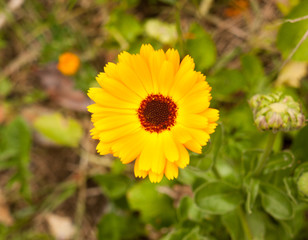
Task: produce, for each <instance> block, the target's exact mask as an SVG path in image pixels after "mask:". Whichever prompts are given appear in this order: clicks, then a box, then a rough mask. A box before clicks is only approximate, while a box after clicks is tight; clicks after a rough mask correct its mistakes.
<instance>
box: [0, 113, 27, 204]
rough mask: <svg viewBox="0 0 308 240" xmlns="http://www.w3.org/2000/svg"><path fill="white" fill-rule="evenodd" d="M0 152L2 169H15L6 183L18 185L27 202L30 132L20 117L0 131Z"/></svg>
mask: <svg viewBox="0 0 308 240" xmlns="http://www.w3.org/2000/svg"><path fill="white" fill-rule="evenodd" d="M0 134H1V136H0V150H1V151H2V154H0V156H2V158H3V159H2V160H4V161H3V162H1V163H0V166H1V165H2V166H1V167H2V168H11V167H12V168H15V173H14V175H13V176H12V177H11V179H10V180H9V181H8V184H9V185H12V184H13V183H15V182H19V184H20V192H21V194H22V196H23V197H24V198H25V199H27V200H29V199H30V198H31V192H30V188H29V181H30V177H31V173H30V171H29V163H30V148H31V144H32V138H31V132H30V129H29V127H28V125H27V123H26V122H25V121H24V120H23V119H22V118H20V117H18V118H16V119H15V120H14V121H12V122H11V123H10V124H9V125H8V126H7V127H6V128H5V129H4V130H2V131H1V133H0Z"/></svg>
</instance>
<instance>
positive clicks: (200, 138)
mask: <svg viewBox="0 0 308 240" xmlns="http://www.w3.org/2000/svg"><path fill="white" fill-rule="evenodd" d="M188 131H189V132H190V134H191V136H192V137H193V138H194V140H196V141H197V143H198V144H200V145H201V146H205V145H206V144H207V142H208V141H209V139H210V135H209V134H208V132H207V131H206V130H205V129H194V128H189V130H188Z"/></svg>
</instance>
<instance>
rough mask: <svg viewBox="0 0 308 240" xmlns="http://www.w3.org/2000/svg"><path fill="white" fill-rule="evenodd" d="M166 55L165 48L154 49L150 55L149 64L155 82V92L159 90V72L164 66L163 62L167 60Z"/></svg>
mask: <svg viewBox="0 0 308 240" xmlns="http://www.w3.org/2000/svg"><path fill="white" fill-rule="evenodd" d="M165 59H166V56H165V53H164V51H163V50H159V51H154V52H153V53H152V55H151V56H150V61H149V66H150V72H151V77H152V83H153V93H159V92H158V77H159V76H158V74H159V72H160V69H161V67H162V64H163V62H164V61H165Z"/></svg>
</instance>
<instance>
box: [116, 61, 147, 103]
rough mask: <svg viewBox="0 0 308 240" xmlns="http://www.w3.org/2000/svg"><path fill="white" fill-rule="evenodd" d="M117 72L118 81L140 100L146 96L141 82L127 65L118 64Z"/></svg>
mask: <svg viewBox="0 0 308 240" xmlns="http://www.w3.org/2000/svg"><path fill="white" fill-rule="evenodd" d="M118 70H119V72H120V73H121V74H120V80H121V82H122V83H123V84H124V85H125V86H127V87H128V88H130V89H131V90H132V91H134V92H135V93H136V94H137V95H139V96H140V97H141V98H144V97H146V96H147V95H148V94H147V92H146V90H145V88H144V86H143V84H142V82H141V81H140V80H139V78H138V77H137V75H136V73H135V72H134V71H133V70H132V69H131V68H130V67H129V66H128V65H126V64H124V63H118Z"/></svg>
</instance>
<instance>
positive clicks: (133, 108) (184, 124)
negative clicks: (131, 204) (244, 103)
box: [88, 45, 219, 182]
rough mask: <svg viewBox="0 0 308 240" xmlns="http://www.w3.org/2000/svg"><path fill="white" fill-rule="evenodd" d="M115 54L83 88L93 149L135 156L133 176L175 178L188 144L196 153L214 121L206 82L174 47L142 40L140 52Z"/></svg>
mask: <svg viewBox="0 0 308 240" xmlns="http://www.w3.org/2000/svg"><path fill="white" fill-rule="evenodd" d="M118 59H119V62H118V63H117V64H114V63H108V64H107V65H106V66H105V68H104V72H103V73H100V74H99V75H98V76H97V78H96V80H97V82H98V83H99V85H100V87H101V88H90V90H89V92H88V95H89V97H90V98H91V99H92V100H93V101H94V102H95V103H94V104H92V105H90V106H89V107H88V109H89V111H90V112H91V113H92V122H93V125H94V128H93V129H92V130H91V134H92V136H93V138H94V139H98V140H99V143H98V145H97V151H98V152H99V153H100V154H102V155H104V154H108V153H111V154H113V155H114V156H116V157H119V158H120V159H121V161H122V163H124V164H127V163H130V162H132V161H134V160H135V166H134V172H135V176H136V177H142V178H145V177H146V176H149V178H150V181H151V182H160V181H161V179H162V178H163V176H164V175H165V176H166V177H167V178H168V179H173V178H176V177H177V176H178V168H179V167H180V168H184V167H186V166H187V164H188V163H189V154H188V151H187V149H190V150H191V151H194V152H196V153H201V148H202V146H204V145H206V144H207V142H208V140H209V138H210V134H211V133H213V132H214V129H215V127H216V125H217V124H216V121H217V120H218V118H219V116H218V110H216V109H212V108H209V105H210V100H211V94H210V91H211V87H210V86H209V85H208V83H207V82H206V81H205V76H204V75H203V74H201V73H200V72H196V71H195V70H194V67H195V64H194V61H193V59H192V58H191V57H190V56H186V57H185V58H184V59H183V60H182V62H180V56H179V53H178V51H176V50H174V49H169V50H168V51H167V52H166V53H165V52H164V51H163V50H158V51H155V50H154V49H153V48H152V46H151V45H142V47H141V49H140V54H136V55H131V54H129V53H127V52H122V53H121V54H120V55H119V56H118Z"/></svg>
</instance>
